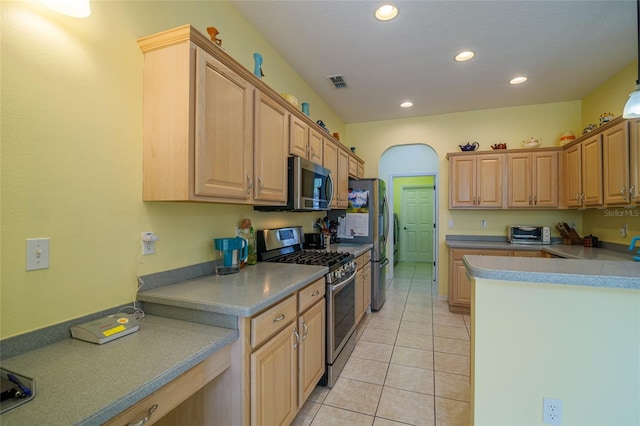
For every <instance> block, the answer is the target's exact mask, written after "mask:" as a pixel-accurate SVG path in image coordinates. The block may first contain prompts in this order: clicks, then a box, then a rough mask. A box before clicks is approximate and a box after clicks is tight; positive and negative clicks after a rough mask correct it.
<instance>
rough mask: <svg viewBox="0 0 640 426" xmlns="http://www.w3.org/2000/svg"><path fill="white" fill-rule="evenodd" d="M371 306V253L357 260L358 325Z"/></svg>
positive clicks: (356, 303)
mask: <svg viewBox="0 0 640 426" xmlns="http://www.w3.org/2000/svg"><path fill="white" fill-rule="evenodd" d="M370 305H371V251H367V252H366V253H363V254H361V255H360V256H358V257H357V258H356V300H355V308H356V324H358V323H359V322H360V320H362V317H364V315H365V313H366V312H367V309H368V308H369V306H370Z"/></svg>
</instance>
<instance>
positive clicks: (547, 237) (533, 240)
mask: <svg viewBox="0 0 640 426" xmlns="http://www.w3.org/2000/svg"><path fill="white" fill-rule="evenodd" d="M507 234H508V241H509V242H510V243H512V244H551V228H550V227H549V226H539V225H509V226H507Z"/></svg>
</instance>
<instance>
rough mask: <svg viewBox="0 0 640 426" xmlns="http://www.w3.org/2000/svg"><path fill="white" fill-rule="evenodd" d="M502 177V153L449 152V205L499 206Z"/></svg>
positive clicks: (493, 207) (502, 203)
mask: <svg viewBox="0 0 640 426" xmlns="http://www.w3.org/2000/svg"><path fill="white" fill-rule="evenodd" d="M503 181H504V155H503V154H493V153H489V154H484V153H457V154H449V185H450V188H449V208H451V209H455V208H492V209H499V208H502V207H503V205H504V199H503V198H504V191H503Z"/></svg>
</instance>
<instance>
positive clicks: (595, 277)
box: [463, 256, 640, 290]
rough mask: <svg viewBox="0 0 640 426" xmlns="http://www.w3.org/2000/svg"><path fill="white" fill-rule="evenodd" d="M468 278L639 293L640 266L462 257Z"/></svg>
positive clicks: (565, 260) (630, 262)
mask: <svg viewBox="0 0 640 426" xmlns="http://www.w3.org/2000/svg"><path fill="white" fill-rule="evenodd" d="M463 261H464V264H465V266H466V268H467V271H468V273H469V275H471V276H472V277H474V278H484V279H489V280H499V281H516V282H527V283H546V284H565V285H577V286H589V287H607V288H626V289H632V290H640V264H638V263H637V262H633V261H628V262H623V261H609V260H593V259H544V258H524V257H500V256H465V257H464V258H463Z"/></svg>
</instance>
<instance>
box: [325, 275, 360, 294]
mask: <svg viewBox="0 0 640 426" xmlns="http://www.w3.org/2000/svg"><path fill="white" fill-rule="evenodd" d="M355 275H356V274H355V271H353V273H352V274H351V275H350V276H349V278H347V279H345V280H343V281H342V282H341V283H339V284H334V285H332V286H331V287H329V290H330V292H331V293H338V292H339V291H340V290H342V289H343V288H344V287H345V286H346V285H347V284H349V281H351V280H352V279H353V277H354V276H355Z"/></svg>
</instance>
